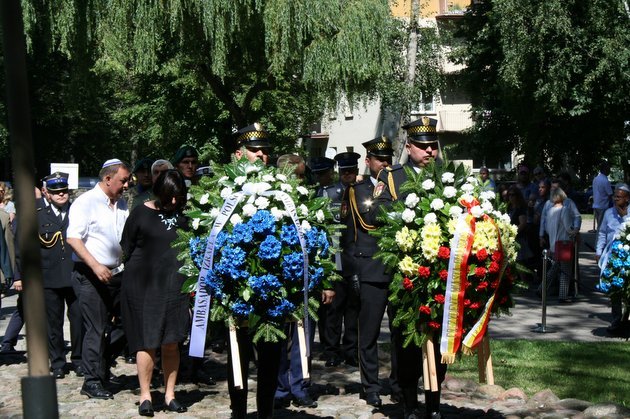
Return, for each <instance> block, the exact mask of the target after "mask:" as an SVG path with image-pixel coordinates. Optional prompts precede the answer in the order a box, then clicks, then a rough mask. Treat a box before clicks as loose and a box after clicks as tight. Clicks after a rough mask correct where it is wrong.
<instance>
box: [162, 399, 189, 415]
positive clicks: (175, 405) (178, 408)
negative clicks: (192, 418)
mask: <svg viewBox="0 0 630 419" xmlns="http://www.w3.org/2000/svg"><path fill="white" fill-rule="evenodd" d="M166 408H167V409H168V410H170V411H171V412H177V413H184V412H186V411H187V410H188V409H187V408H186V407H184V406H182V405H181V404H180V403H179V402H178V401H177V399H173V400H171V401H170V403H169V404H168V405H166Z"/></svg>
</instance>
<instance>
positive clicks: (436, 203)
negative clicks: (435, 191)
mask: <svg viewBox="0 0 630 419" xmlns="http://www.w3.org/2000/svg"><path fill="white" fill-rule="evenodd" d="M431 208H433V209H434V210H436V211H439V210H441V209H442V208H444V201H442V200H441V199H440V198H435V199H434V200H433V201H431Z"/></svg>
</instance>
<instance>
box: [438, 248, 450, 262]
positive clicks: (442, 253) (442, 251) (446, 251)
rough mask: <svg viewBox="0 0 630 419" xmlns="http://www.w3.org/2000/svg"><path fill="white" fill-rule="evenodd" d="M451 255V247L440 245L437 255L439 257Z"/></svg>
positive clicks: (445, 257) (446, 257) (443, 257)
mask: <svg viewBox="0 0 630 419" xmlns="http://www.w3.org/2000/svg"><path fill="white" fill-rule="evenodd" d="M450 256H451V249H449V248H448V247H446V246H440V248H439V249H438V257H439V258H440V259H448V258H449V257H450Z"/></svg>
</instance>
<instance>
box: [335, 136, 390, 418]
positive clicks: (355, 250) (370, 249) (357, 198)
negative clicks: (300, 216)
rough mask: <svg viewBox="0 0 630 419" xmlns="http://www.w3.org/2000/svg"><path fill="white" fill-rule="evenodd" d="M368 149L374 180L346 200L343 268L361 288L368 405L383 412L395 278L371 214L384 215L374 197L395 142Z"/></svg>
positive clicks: (362, 362) (382, 141)
mask: <svg viewBox="0 0 630 419" xmlns="http://www.w3.org/2000/svg"><path fill="white" fill-rule="evenodd" d="M363 146H364V147H365V150H366V153H367V155H366V158H365V164H366V166H367V167H368V169H369V170H370V177H369V178H367V179H365V180H363V181H361V182H357V183H356V184H354V185H351V186H350V187H349V188H348V189H347V191H346V194H345V196H344V201H343V203H342V206H341V219H342V223H344V224H345V225H346V229H345V230H343V232H342V239H341V247H342V249H343V253H342V265H343V272H344V276H345V275H346V274H352V275H354V276H356V277H357V278H358V280H359V283H360V291H359V296H360V311H359V319H358V327H359V363H360V368H361V385H362V387H363V394H364V397H365V400H366V402H367V403H368V404H369V405H372V406H376V407H378V406H380V405H381V398H380V393H381V386H380V384H379V380H378V365H379V359H378V345H377V342H378V338H379V335H380V331H381V321H382V320H383V315H384V314H385V308H386V307H387V298H388V294H389V283H390V282H391V276H390V275H389V274H388V273H386V272H385V266H384V265H383V263H382V262H381V261H380V260H379V259H375V258H374V254H375V253H376V252H377V251H378V244H377V239H376V238H375V237H373V236H371V235H370V234H369V232H370V231H372V230H374V229H375V227H374V225H372V224H370V222H369V221H368V220H369V218H370V217H369V215H370V213H376V212H377V211H378V207H377V206H376V205H375V204H374V200H373V198H372V196H373V193H374V186H375V185H376V183H377V181H376V176H377V174H378V173H379V172H380V171H381V170H382V169H384V168H386V167H389V166H390V165H391V163H392V156H393V154H394V150H393V148H392V143H391V141H390V140H389V139H388V138H387V137H385V136H383V137H379V138H375V139H373V140H370V141H367V142H365V143H363ZM391 318H392V317H391V316H390V319H391ZM390 325H391V322H390ZM390 327H391V326H390ZM394 355H395V351H392V373H394V372H395V356H394ZM390 384H391V385H392V394H393V395H395V396H393V397H392V399H394V400H397V399H396V397H397V396H398V395H399V391H400V389H399V388H398V387H397V382H396V380H395V374H393V375H392V376H390Z"/></svg>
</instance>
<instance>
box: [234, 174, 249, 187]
mask: <svg viewBox="0 0 630 419" xmlns="http://www.w3.org/2000/svg"><path fill="white" fill-rule="evenodd" d="M246 181H247V176H237V177H236V179H234V184H236V185H242V184H243V183H245V182H246Z"/></svg>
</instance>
